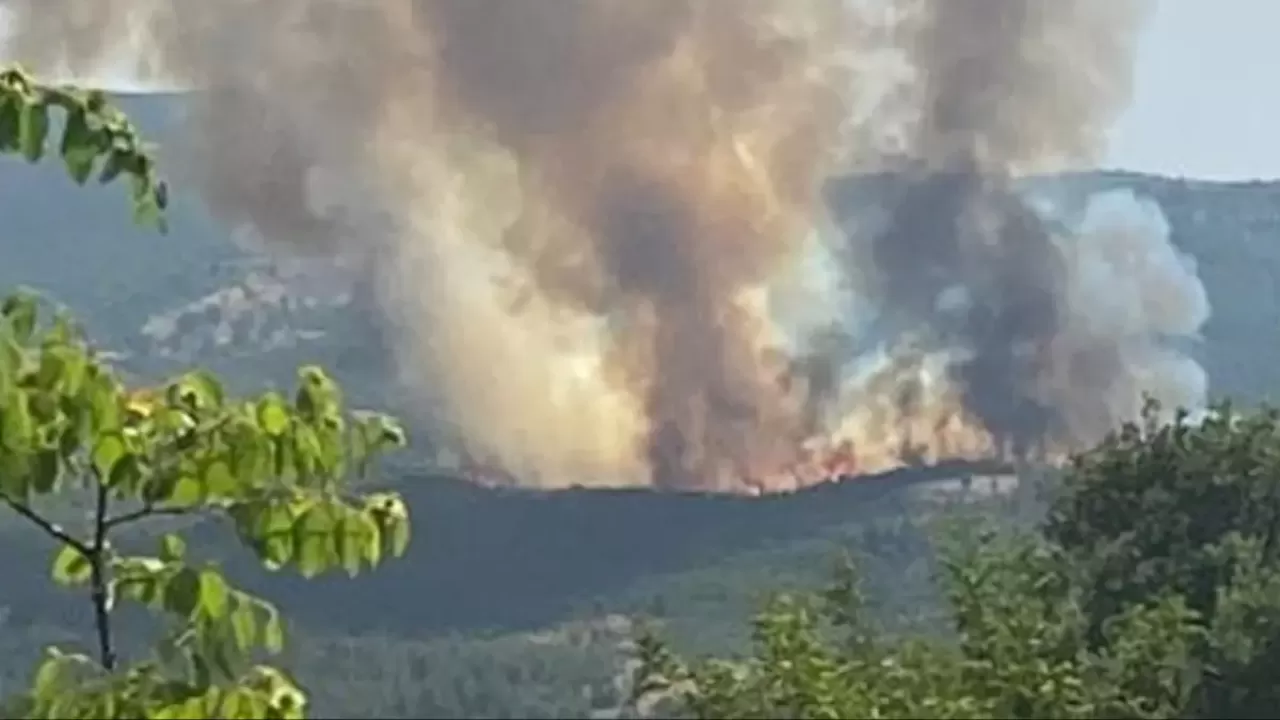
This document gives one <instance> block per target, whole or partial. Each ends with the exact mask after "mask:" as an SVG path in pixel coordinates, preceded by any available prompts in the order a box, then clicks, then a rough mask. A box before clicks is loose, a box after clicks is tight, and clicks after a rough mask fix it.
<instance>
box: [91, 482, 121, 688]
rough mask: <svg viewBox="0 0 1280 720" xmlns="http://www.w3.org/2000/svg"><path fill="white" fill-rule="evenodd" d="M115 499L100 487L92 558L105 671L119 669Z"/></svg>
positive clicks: (94, 613) (104, 487)
mask: <svg viewBox="0 0 1280 720" xmlns="http://www.w3.org/2000/svg"><path fill="white" fill-rule="evenodd" d="M110 499H111V496H110V494H109V491H108V488H107V486H106V484H105V483H98V503H97V507H96V508H95V509H94V515H93V545H92V546H91V547H90V551H91V552H92V554H91V555H88V556H87V557H88V558H89V563H90V567H91V569H92V571H91V574H90V584H91V588H92V590H91V593H92V594H91V598H92V600H93V617H94V624H95V625H97V630H98V654H99V658H100V660H101V662H102V667H104V668H106V669H107V670H108V671H113V670H115V669H116V652H115V648H114V647H113V646H112V643H111V606H110V600H111V599H110V597H108V595H107V567H106V565H107V557H106V555H107V553H106V548H107V531H108V530H109V528H108V527H107V504H108V502H109V501H110Z"/></svg>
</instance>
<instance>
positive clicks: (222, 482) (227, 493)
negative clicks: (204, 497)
mask: <svg viewBox="0 0 1280 720" xmlns="http://www.w3.org/2000/svg"><path fill="white" fill-rule="evenodd" d="M204 486H205V492H206V493H207V494H208V496H209V497H215V498H233V497H236V496H237V495H238V494H239V489H240V483H239V482H238V481H237V480H236V477H235V476H234V475H232V474H231V466H230V465H228V464H227V461H226V460H223V459H221V458H215V459H213V460H211V461H210V462H209V463H208V464H207V465H205V468H204Z"/></svg>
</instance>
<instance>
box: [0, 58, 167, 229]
mask: <svg viewBox="0 0 1280 720" xmlns="http://www.w3.org/2000/svg"><path fill="white" fill-rule="evenodd" d="M55 108H56V109H59V110H61V111H62V112H63V114H64V116H65V121H64V123H63V124H62V137H61V138H59V139H58V140H57V146H58V154H59V155H60V156H61V157H62V162H63V165H65V167H66V169H67V174H68V175H70V177H71V179H72V180H74V181H75V182H76V184H78V185H83V184H85V183H86V182H87V181H88V180H89V178H90V177H92V176H93V175H94V173H95V171H96V172H97V178H98V182H100V183H103V184H105V183H109V182H111V181H113V180H115V179H116V178H119V177H121V176H125V177H127V178H128V179H129V184H130V193H131V198H132V200H133V207H134V219H135V220H136V221H137V222H138V223H139V224H142V225H149V226H153V227H155V228H158V229H160V230H162V231H163V230H164V229H165V220H164V210H165V207H166V206H167V205H168V190H167V187H166V185H165V183H164V182H163V181H162V180H160V178H159V177H158V175H157V173H156V169H155V160H154V158H153V157H152V153H151V148H149V147H148V146H147V145H146V144H145V143H143V142H142V140H141V139H140V137H139V136H138V132H137V130H136V129H135V128H134V127H133V123H131V122H130V121H129V119H128V118H127V117H125V115H124V114H123V113H121V112H120V111H119V110H118V109H117V108H115V107H114V106H113V105H111V104H110V103H109V102H107V99H106V95H105V93H103V92H101V91H100V90H86V89H81V88H78V87H74V86H61V87H55V86H51V85H46V84H43V83H40V82H38V81H37V80H36V79H35V78H33V77H31V76H30V75H29V74H27V73H26V72H24V71H23V70H22V68H20V67H17V66H8V67H0V153H3V154H14V155H19V156H21V157H22V158H24V159H25V160H26V161H27V162H32V163H34V162H39V161H40V160H41V159H42V158H43V157H44V156H45V153H46V151H47V147H48V144H49V140H50V138H49V134H50V133H49V130H50V126H51V124H52V123H51V122H50V112H51V111H53V110H54V109H55Z"/></svg>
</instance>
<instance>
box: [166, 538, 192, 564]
mask: <svg viewBox="0 0 1280 720" xmlns="http://www.w3.org/2000/svg"><path fill="white" fill-rule="evenodd" d="M186 556H187V543H186V541H184V540H183V539H182V538H181V537H179V536H178V535H175V534H173V533H165V534H164V537H162V538H160V559H161V560H163V561H165V562H167V563H172V562H182V561H183V559H185V558H186Z"/></svg>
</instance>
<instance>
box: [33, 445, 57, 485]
mask: <svg viewBox="0 0 1280 720" xmlns="http://www.w3.org/2000/svg"><path fill="white" fill-rule="evenodd" d="M29 468H30V472H31V477H30V480H31V490H32V492H35V493H36V494H38V495H47V494H49V493H51V492H53V491H54V490H56V489H57V488H58V479H59V477H60V476H61V474H62V459H61V458H60V457H59V455H58V451H56V450H41V451H39V452H37V453H36V454H35V455H34V456H33V457H32V459H31V464H30V466H29Z"/></svg>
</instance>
